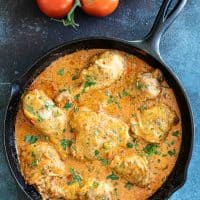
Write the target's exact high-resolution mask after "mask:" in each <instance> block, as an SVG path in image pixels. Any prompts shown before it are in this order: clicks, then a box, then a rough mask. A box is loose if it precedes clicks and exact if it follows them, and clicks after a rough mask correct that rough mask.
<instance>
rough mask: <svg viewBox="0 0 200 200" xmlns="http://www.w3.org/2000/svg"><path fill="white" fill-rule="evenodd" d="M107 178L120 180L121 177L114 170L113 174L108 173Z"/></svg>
mask: <svg viewBox="0 0 200 200" xmlns="http://www.w3.org/2000/svg"><path fill="white" fill-rule="evenodd" d="M106 179H111V180H113V181H114V180H118V179H119V177H118V176H117V175H116V174H115V173H114V172H112V174H110V175H108V176H107V177H106Z"/></svg>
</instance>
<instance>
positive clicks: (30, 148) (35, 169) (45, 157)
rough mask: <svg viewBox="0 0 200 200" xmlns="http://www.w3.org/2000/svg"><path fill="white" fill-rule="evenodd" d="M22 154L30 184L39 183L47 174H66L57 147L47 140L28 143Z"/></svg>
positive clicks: (23, 165)
mask: <svg viewBox="0 0 200 200" xmlns="http://www.w3.org/2000/svg"><path fill="white" fill-rule="evenodd" d="M20 154H21V166H22V172H23V174H24V175H25V177H26V181H27V182H28V183H29V184H37V182H38V181H39V180H40V179H41V178H43V177H46V176H49V177H54V176H57V177H62V176H63V175H64V174H65V165H64V163H63V162H62V161H61V159H60V157H59V155H58V153H57V151H56V150H55V148H54V147H53V146H52V145H51V144H49V143H47V142H36V143H35V144H29V145H26V146H25V148H24V149H23V150H22V152H21V153H20Z"/></svg>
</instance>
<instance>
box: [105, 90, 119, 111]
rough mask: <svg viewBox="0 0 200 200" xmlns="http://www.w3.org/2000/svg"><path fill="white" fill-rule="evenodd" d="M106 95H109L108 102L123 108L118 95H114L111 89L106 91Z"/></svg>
mask: <svg viewBox="0 0 200 200" xmlns="http://www.w3.org/2000/svg"><path fill="white" fill-rule="evenodd" d="M106 96H107V97H108V100H107V103H108V104H112V103H114V104H116V105H117V106H118V108H121V105H120V104H119V102H118V99H117V97H114V96H112V95H111V93H110V92H109V91H106Z"/></svg>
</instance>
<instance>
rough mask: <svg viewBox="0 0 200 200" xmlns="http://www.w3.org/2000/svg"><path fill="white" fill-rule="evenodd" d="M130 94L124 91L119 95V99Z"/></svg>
mask: <svg viewBox="0 0 200 200" xmlns="http://www.w3.org/2000/svg"><path fill="white" fill-rule="evenodd" d="M128 95H129V94H128V92H127V91H126V90H123V91H122V92H121V93H119V94H118V96H119V98H120V99H121V98H123V97H127V96H128Z"/></svg>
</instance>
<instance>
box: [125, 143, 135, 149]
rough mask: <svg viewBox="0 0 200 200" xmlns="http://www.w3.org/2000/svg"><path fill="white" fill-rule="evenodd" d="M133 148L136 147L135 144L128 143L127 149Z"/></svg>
mask: <svg viewBox="0 0 200 200" xmlns="http://www.w3.org/2000/svg"><path fill="white" fill-rule="evenodd" d="M133 146H134V145H133V143H131V142H128V143H127V144H126V147H127V148H133Z"/></svg>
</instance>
